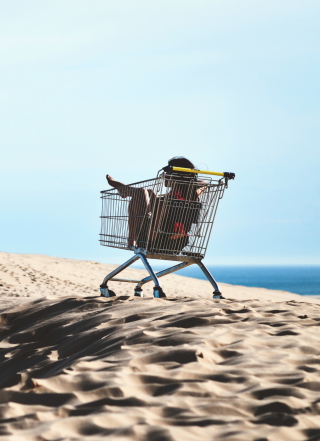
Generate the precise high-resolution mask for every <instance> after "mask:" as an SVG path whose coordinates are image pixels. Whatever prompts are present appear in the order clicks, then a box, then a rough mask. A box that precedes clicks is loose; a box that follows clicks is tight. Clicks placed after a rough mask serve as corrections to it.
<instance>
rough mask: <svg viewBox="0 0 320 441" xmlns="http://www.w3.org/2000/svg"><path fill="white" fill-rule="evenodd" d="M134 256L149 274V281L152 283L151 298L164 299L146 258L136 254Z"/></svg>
mask: <svg viewBox="0 0 320 441" xmlns="http://www.w3.org/2000/svg"><path fill="white" fill-rule="evenodd" d="M136 256H139V257H140V259H141V260H142V263H143V264H144V266H145V268H146V270H147V271H148V273H149V274H150V277H151V279H152V280H153V281H154V288H153V297H157V298H161V297H166V295H165V293H164V292H163V291H162V288H161V286H160V283H159V280H158V278H157V276H156V275H155V273H154V272H153V269H152V268H151V266H150V264H149V262H148V260H147V258H146V256H145V255H144V254H142V253H138V254H136Z"/></svg>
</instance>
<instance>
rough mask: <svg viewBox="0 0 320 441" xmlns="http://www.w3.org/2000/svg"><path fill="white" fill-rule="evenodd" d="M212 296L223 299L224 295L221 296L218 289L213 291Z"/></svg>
mask: <svg viewBox="0 0 320 441" xmlns="http://www.w3.org/2000/svg"><path fill="white" fill-rule="evenodd" d="M212 298H213V299H225V297H223V296H222V294H221V292H219V291H214V293H213V296H212Z"/></svg>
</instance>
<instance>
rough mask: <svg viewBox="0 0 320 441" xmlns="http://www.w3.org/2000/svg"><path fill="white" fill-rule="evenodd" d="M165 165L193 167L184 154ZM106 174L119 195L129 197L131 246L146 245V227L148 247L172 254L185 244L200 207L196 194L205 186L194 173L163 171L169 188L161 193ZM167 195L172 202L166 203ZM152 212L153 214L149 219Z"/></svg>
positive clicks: (200, 192) (143, 246)
mask: <svg viewBox="0 0 320 441" xmlns="http://www.w3.org/2000/svg"><path fill="white" fill-rule="evenodd" d="M168 165H169V166H173V167H182V168H189V169H192V170H195V166H194V164H193V163H192V162H191V161H190V160H189V159H187V158H185V157H183V156H175V157H174V158H172V159H170V160H169V161H168ZM106 178H107V181H108V183H109V185H110V186H111V187H113V188H116V189H117V190H118V193H119V194H120V196H121V197H122V198H127V197H131V201H130V203H129V206H128V215H129V222H128V226H129V240H128V245H129V247H130V248H131V247H142V248H146V244H147V241H148V232H149V231H150V233H149V241H150V243H151V244H152V246H151V249H150V251H151V250H152V251H154V252H161V250H163V251H164V250H165V251H166V252H168V251H172V253H173V254H174V253H175V252H180V251H181V250H182V249H183V248H184V247H185V246H186V245H187V244H188V240H189V235H188V231H190V229H191V226H192V224H194V223H197V221H198V217H199V212H200V209H201V204H200V203H199V196H200V195H201V194H202V193H203V192H204V191H205V189H206V184H205V183H204V182H203V181H198V180H197V174H196V173H187V172H166V174H165V181H164V185H165V186H166V187H167V188H170V189H171V190H170V192H168V193H167V194H166V195H161V196H158V195H157V194H156V193H155V191H154V190H152V189H149V188H148V189H147V188H144V187H140V188H139V187H132V186H128V185H125V184H123V183H122V182H119V181H116V180H115V179H113V178H112V177H111V176H110V175H107V176H106ZM169 199H170V201H174V203H172V202H171V203H166V201H168V200H169ZM153 213H156V215H155V216H154V217H153V219H152V214H153ZM150 219H152V221H151V222H152V225H151V228H150ZM149 248H150V247H149Z"/></svg>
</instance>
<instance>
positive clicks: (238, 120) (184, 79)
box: [0, 0, 320, 264]
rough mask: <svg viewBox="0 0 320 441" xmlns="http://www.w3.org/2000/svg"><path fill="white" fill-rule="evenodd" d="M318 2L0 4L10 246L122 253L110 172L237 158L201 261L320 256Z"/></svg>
mask: <svg viewBox="0 0 320 441" xmlns="http://www.w3.org/2000/svg"><path fill="white" fill-rule="evenodd" d="M319 22H320V2H319V0H308V1H305V0H298V1H297V0H268V1H264V2H262V1H257V0H191V1H188V0H170V1H169V0H161V1H149V0H135V1H132V0H117V1H114V0H90V1H89V0H54V1H43V0H37V1H35V0H28V1H25V0H15V1H9V0H3V1H1V2H0V102H1V107H0V112H1V130H0V148H1V161H0V185H1V196H0V204H1V205H0V206H1V231H0V249H1V250H2V251H8V252H18V253H37V254H48V255H55V256H61V257H70V258H79V259H84V260H98V261H103V262H120V261H121V260H123V258H129V257H130V255H129V253H128V252H122V251H120V250H114V249H110V248H105V247H101V246H100V245H99V242H98V239H99V231H100V220H99V215H100V198H99V196H100V194H99V192H100V190H104V189H107V188H108V185H107V183H106V181H105V175H106V173H109V174H111V175H112V176H114V177H115V178H117V179H119V180H121V181H124V182H127V183H130V182H134V181H137V180H142V179H148V178H152V177H154V176H155V174H156V172H157V171H158V170H159V169H160V168H161V167H163V166H164V165H166V163H167V160H168V159H169V158H171V157H172V156H176V155H184V156H186V157H188V158H189V159H191V160H192V161H193V162H195V163H196V165H197V166H198V168H205V169H208V170H215V171H232V172H235V173H236V180H235V181H234V182H231V183H230V186H229V189H228V190H227V192H226V194H225V197H224V199H223V200H222V201H221V204H220V207H219V210H218V213H217V218H216V223H215V226H214V228H213V234H212V239H211V242H210V247H209V250H208V254H207V258H206V260H207V262H208V263H212V264H215V263H216V264H219V263H220V264H228V263H230V264H320V232H319V227H320V202H319V190H320V177H319V176H320V174H319V166H320V149H319V135H320V110H319V99H320V96H319V95H320V91H319V89H320V81H319V78H320V57H319V55H320V31H319Z"/></svg>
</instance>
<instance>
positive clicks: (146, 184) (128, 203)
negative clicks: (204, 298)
mask: <svg viewBox="0 0 320 441" xmlns="http://www.w3.org/2000/svg"><path fill="white" fill-rule="evenodd" d="M215 176H218V177H219V179H217V178H215V179H214V178H213V177H215ZM234 178H235V174H234V173H218V172H211V171H204V170H191V169H187V168H182V167H172V166H167V167H164V168H163V169H162V170H160V171H159V172H158V174H157V177H156V178H154V179H149V180H146V181H140V182H136V183H134V184H130V185H124V186H121V187H119V188H117V189H115V188H113V189H112V190H105V191H102V192H101V199H102V213H101V233H100V243H101V245H103V246H107V247H113V248H120V249H123V250H132V251H133V252H134V255H133V256H132V257H131V258H130V259H129V260H127V261H126V262H125V263H123V264H122V265H120V266H119V267H118V268H116V269H115V270H114V271H112V272H111V273H110V274H108V275H107V276H106V277H105V278H104V280H103V283H102V284H101V285H100V291H101V295H102V296H105V297H113V296H115V295H116V294H115V293H114V292H113V291H112V290H111V289H109V287H108V282H109V281H118V282H130V283H135V284H136V286H135V288H134V295H135V296H139V297H143V290H142V287H143V285H144V284H145V283H148V282H151V281H153V282H154V288H153V295H154V297H158V298H160V297H166V295H165V293H164V292H163V290H162V288H161V285H160V283H159V278H160V277H163V276H165V275H167V274H170V273H173V272H175V271H178V270H180V269H182V268H185V267H187V266H189V265H193V264H197V265H198V266H199V267H200V268H201V270H202V271H203V273H204V275H205V276H206V277H207V279H208V281H209V282H210V283H211V285H212V286H213V289H214V292H213V298H221V292H220V290H219V286H218V284H217V282H216V281H215V279H214V278H213V276H212V275H211V274H210V272H209V270H208V269H207V268H206V266H205V265H204V263H203V262H202V260H203V258H204V256H205V253H206V250H207V246H208V241H209V238H210V235H211V230H212V226H213V222H214V219H215V215H216V211H217V208H218V204H219V201H220V199H221V198H222V197H223V194H224V191H225V189H226V188H227V187H228V181H229V179H234ZM138 259H141V261H142V263H143V264H144V266H145V268H146V270H147V271H148V273H149V276H148V277H145V278H143V279H142V280H131V279H121V278H118V277H116V276H117V275H118V274H119V273H120V272H121V271H123V270H124V269H125V268H127V267H129V266H130V265H131V264H132V263H134V262H136V261H137V260H138ZM151 259H159V260H168V261H176V262H180V263H178V264H175V265H174V266H171V267H169V268H167V269H165V270H163V271H160V272H158V273H155V272H154V271H153V269H152V267H151V265H150V263H149V260H151Z"/></svg>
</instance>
